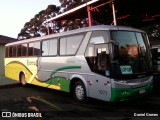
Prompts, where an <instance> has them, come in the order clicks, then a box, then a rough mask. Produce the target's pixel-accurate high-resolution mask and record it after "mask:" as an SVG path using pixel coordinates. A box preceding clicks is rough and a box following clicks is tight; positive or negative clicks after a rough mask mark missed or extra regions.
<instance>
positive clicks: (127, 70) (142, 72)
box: [111, 31, 152, 79]
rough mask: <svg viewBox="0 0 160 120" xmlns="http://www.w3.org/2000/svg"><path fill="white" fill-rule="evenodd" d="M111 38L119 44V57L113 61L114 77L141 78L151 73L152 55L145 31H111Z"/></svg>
mask: <svg viewBox="0 0 160 120" xmlns="http://www.w3.org/2000/svg"><path fill="white" fill-rule="evenodd" d="M111 39H112V40H113V41H115V42H116V43H118V46H119V50H118V51H119V57H118V59H117V60H116V62H112V76H113V77H114V78H122V79H128V78H139V77H144V76H146V75H147V74H150V73H151V65H152V63H151V57H150V56H151V55H150V52H149V51H148V49H149V44H148V42H147V39H148V38H147V36H146V34H145V33H140V32H133V31H111Z"/></svg>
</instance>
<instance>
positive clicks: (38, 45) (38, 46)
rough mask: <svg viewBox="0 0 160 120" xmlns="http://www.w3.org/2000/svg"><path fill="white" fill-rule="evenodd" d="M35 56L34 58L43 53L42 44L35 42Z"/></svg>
mask: <svg viewBox="0 0 160 120" xmlns="http://www.w3.org/2000/svg"><path fill="white" fill-rule="evenodd" d="M33 52H34V53H33V55H34V56H39V55H40V53H41V51H40V42H35V43H34V46H33Z"/></svg>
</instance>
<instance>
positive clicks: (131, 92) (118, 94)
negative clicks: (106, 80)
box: [110, 83, 153, 102]
mask: <svg viewBox="0 0 160 120" xmlns="http://www.w3.org/2000/svg"><path fill="white" fill-rule="evenodd" d="M152 88H153V83H150V84H148V85H146V86H143V87H140V88H112V90H111V99H110V102H114V101H124V100H129V99H135V98H138V97H142V96H146V95H147V94H150V93H151V92H152Z"/></svg>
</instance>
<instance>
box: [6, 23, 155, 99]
mask: <svg viewBox="0 0 160 120" xmlns="http://www.w3.org/2000/svg"><path fill="white" fill-rule="evenodd" d="M5 76H6V77H8V78H11V79H13V80H16V81H19V82H20V83H21V84H22V85H25V84H34V85H38V86H42V87H46V88H51V89H55V90H60V91H65V92H68V93H71V94H72V95H73V96H74V98H75V99H76V100H77V101H79V102H82V101H85V100H86V98H89V97H90V98H95V99H99V100H103V101H108V102H114V101H124V100H128V99H132V98H138V97H141V96H146V95H147V94H150V93H151V91H152V87H153V82H152V81H153V75H152V58H151V51H150V44H149V40H148V37H147V34H146V33H145V32H144V31H142V30H138V29H135V28H131V27H126V26H112V25H97V26H92V27H86V28H81V29H77V30H71V31H66V32H61V33H57V34H51V35H46V36H42V37H36V38H31V39H26V40H21V41H17V42H13V43H9V44H6V46H5Z"/></svg>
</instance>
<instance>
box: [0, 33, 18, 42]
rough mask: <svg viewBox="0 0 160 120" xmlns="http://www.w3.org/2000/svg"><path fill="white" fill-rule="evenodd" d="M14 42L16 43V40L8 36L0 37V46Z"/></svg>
mask: <svg viewBox="0 0 160 120" xmlns="http://www.w3.org/2000/svg"><path fill="white" fill-rule="evenodd" d="M15 41H17V39H15V38H11V37H8V36H4V35H0V44H6V43H10V42H15Z"/></svg>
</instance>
